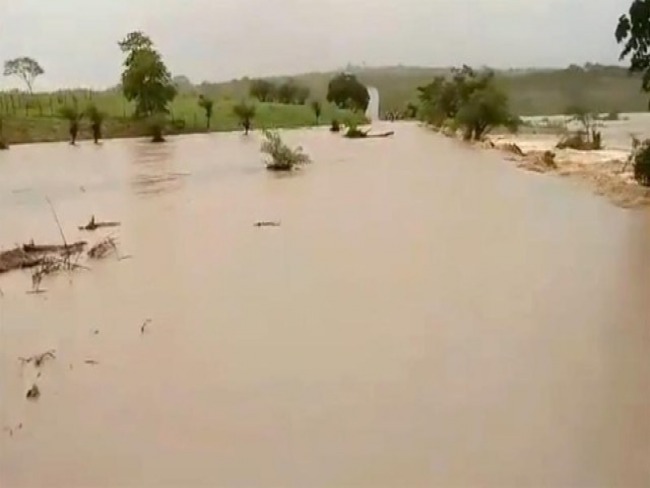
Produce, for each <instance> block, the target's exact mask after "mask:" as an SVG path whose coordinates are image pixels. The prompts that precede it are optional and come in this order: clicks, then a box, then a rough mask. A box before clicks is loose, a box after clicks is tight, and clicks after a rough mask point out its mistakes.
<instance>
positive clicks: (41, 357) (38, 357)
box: [18, 349, 56, 368]
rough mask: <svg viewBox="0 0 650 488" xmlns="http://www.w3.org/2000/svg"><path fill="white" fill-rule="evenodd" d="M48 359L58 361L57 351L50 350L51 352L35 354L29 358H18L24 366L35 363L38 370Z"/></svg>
mask: <svg viewBox="0 0 650 488" xmlns="http://www.w3.org/2000/svg"><path fill="white" fill-rule="evenodd" d="M46 359H56V350H55V349H50V350H49V351H45V352H43V353H41V354H34V355H33V356H29V357H27V358H23V357H19V358H18V360H19V361H20V362H21V363H23V364H27V363H31V362H34V366H35V367H37V368H40V367H41V365H42V364H43V362H44V361H45V360H46Z"/></svg>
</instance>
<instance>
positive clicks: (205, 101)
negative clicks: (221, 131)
mask: <svg viewBox="0 0 650 488" xmlns="http://www.w3.org/2000/svg"><path fill="white" fill-rule="evenodd" d="M199 107H201V108H202V109H203V111H204V112H205V125H206V129H207V130H210V121H211V120H212V109H213V107H214V101H213V100H211V99H209V98H207V97H204V96H203V95H199Z"/></svg>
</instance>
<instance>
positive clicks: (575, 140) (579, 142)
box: [555, 130, 603, 151]
mask: <svg viewBox="0 0 650 488" xmlns="http://www.w3.org/2000/svg"><path fill="white" fill-rule="evenodd" d="M555 147H557V148H558V149H576V150H578V151H597V150H599V149H602V148H603V144H602V136H601V133H600V132H597V131H595V130H594V131H592V133H591V137H589V136H588V134H586V133H585V132H584V131H578V132H574V133H573V134H570V135H568V136H565V137H563V138H562V139H560V142H558V143H557V145H556V146H555Z"/></svg>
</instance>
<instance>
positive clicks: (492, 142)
mask: <svg viewBox="0 0 650 488" xmlns="http://www.w3.org/2000/svg"><path fill="white" fill-rule="evenodd" d="M440 133H441V134H443V135H445V136H446V137H451V138H456V137H457V136H456V135H455V134H453V133H450V132H445V131H440ZM471 144H472V145H475V146H477V147H480V148H482V149H488V150H493V151H498V152H500V153H501V154H504V155H505V159H506V161H511V162H514V163H515V166H516V167H517V168H519V169H522V170H525V171H531V172H535V173H542V174H552V175H556V176H559V177H563V178H568V179H570V180H572V181H575V182H577V183H579V184H582V185H584V186H585V187H587V188H589V189H591V191H593V192H594V193H595V194H596V195H599V196H603V197H605V198H607V199H608V200H609V201H610V202H611V203H612V204H614V205H616V206H617V207H620V208H626V209H633V208H650V188H647V187H644V186H642V185H640V184H639V183H637V182H636V180H635V179H634V176H633V163H632V162H631V161H630V160H629V158H630V156H631V151H623V150H612V149H602V150H592V151H578V150H573V149H558V148H556V147H555V144H554V143H553V142H552V138H548V139H547V140H542V141H539V140H534V139H531V138H527V137H526V136H525V135H522V136H517V135H508V136H503V135H488V136H487V137H485V139H484V140H483V141H480V142H472V143H471Z"/></svg>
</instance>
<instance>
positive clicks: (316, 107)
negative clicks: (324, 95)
mask: <svg viewBox="0 0 650 488" xmlns="http://www.w3.org/2000/svg"><path fill="white" fill-rule="evenodd" d="M311 109H312V110H313V111H314V115H315V116H316V123H317V124H318V123H320V116H321V113H322V111H323V107H322V106H321V103H320V102H319V101H318V100H313V101H312V102H311Z"/></svg>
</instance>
